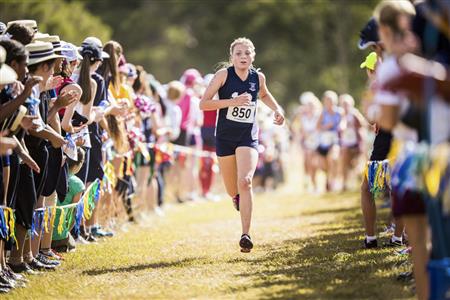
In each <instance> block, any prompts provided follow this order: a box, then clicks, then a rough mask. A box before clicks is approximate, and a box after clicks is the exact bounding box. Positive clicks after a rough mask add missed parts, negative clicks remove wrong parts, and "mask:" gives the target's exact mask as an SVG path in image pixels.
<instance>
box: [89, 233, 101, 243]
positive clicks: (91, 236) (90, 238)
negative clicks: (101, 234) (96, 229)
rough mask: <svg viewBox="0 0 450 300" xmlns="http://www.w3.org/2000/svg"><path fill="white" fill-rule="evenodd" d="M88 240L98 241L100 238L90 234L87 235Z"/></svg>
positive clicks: (91, 241) (90, 241)
mask: <svg viewBox="0 0 450 300" xmlns="http://www.w3.org/2000/svg"><path fill="white" fill-rule="evenodd" d="M86 241H87V242H89V243H97V241H98V240H97V239H96V238H95V236H93V235H92V234H89V235H88V236H87V239H86Z"/></svg>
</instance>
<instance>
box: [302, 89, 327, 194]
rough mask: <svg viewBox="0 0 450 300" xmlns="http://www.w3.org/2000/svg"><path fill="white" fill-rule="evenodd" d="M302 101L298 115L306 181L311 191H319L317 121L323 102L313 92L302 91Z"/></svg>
mask: <svg viewBox="0 0 450 300" xmlns="http://www.w3.org/2000/svg"><path fill="white" fill-rule="evenodd" d="M300 103H301V106H300V108H299V112H298V114H297V116H296V117H297V118H298V119H299V121H300V138H301V147H302V151H303V162H304V172H305V175H306V176H305V179H306V181H305V182H304V183H305V186H306V187H307V188H308V190H309V191H312V192H314V193H317V192H318V189H317V182H316V172H317V164H318V157H317V155H316V150H317V147H318V146H319V134H318V131H317V122H318V121H319V117H320V115H321V113H322V103H320V101H319V99H318V98H317V97H316V96H315V95H314V94H313V93H312V92H304V93H302V94H301V96H300Z"/></svg>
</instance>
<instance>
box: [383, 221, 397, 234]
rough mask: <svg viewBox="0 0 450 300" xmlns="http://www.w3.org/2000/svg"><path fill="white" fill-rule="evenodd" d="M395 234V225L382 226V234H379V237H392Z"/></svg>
mask: <svg viewBox="0 0 450 300" xmlns="http://www.w3.org/2000/svg"><path fill="white" fill-rule="evenodd" d="M394 232H395V224H391V225H389V226H384V230H383V232H381V235H383V236H388V235H393V234H394Z"/></svg>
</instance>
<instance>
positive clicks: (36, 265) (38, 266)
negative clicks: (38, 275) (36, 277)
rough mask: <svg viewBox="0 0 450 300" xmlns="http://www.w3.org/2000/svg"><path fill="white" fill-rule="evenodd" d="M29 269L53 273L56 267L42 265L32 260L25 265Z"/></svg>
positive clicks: (34, 259)
mask: <svg viewBox="0 0 450 300" xmlns="http://www.w3.org/2000/svg"><path fill="white" fill-rule="evenodd" d="M27 264H28V265H29V266H30V268H31V269H33V270H37V271H53V270H55V269H56V266H52V265H47V264H43V263H42V262H40V261H38V260H37V259H36V258H33V260H32V261H31V262H29V263H27Z"/></svg>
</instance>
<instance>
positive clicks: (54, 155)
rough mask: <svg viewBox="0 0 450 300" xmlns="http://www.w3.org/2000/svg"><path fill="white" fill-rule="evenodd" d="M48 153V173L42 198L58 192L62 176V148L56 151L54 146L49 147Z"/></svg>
mask: <svg viewBox="0 0 450 300" xmlns="http://www.w3.org/2000/svg"><path fill="white" fill-rule="evenodd" d="M47 151H48V162H47V165H48V172H47V178H46V180H45V183H44V189H43V190H42V196H44V197H48V196H50V195H51V194H53V192H54V191H56V185H57V183H58V178H59V175H60V174H61V163H62V159H63V152H62V149H61V148H58V149H55V148H53V147H52V146H50V145H48V146H47Z"/></svg>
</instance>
